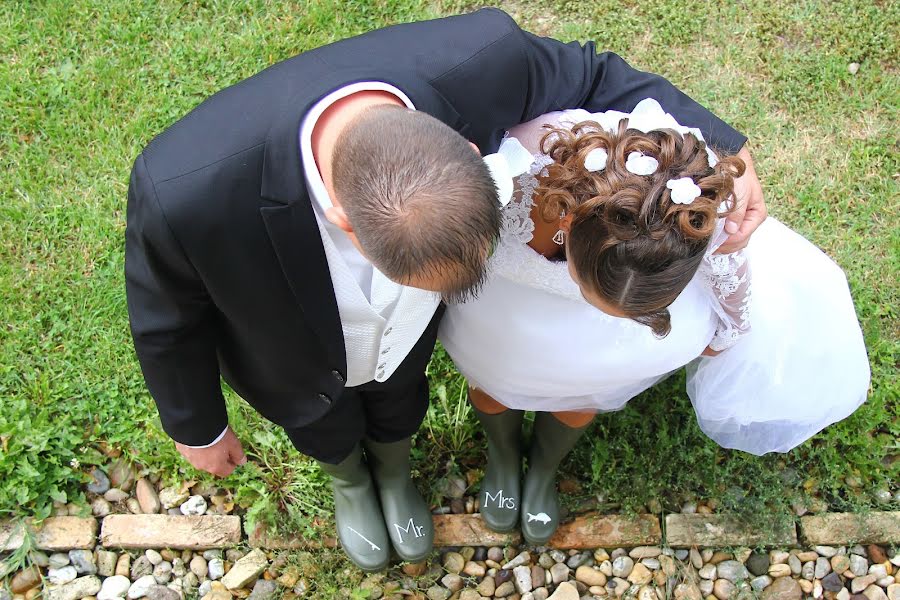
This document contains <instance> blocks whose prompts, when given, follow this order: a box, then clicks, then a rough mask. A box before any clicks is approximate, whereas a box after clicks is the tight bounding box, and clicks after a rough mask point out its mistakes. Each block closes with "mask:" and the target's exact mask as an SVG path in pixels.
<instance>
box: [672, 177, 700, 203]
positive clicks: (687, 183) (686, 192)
mask: <svg viewBox="0 0 900 600" xmlns="http://www.w3.org/2000/svg"><path fill="white" fill-rule="evenodd" d="M666 187H667V188H669V189H670V190H672V193H671V197H672V202H674V203H675V204H690V203H691V202H693V201H694V200H696V199H697V198H699V197H700V194H702V193H703V190H701V189H700V186H698V185H697V184H696V183H694V180H693V179H691V178H690V177H679V178H678V179H670V180H668V181H667V182H666Z"/></svg>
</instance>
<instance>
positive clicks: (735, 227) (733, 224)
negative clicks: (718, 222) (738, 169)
mask: <svg viewBox="0 0 900 600" xmlns="http://www.w3.org/2000/svg"><path fill="white" fill-rule="evenodd" d="M737 157H738V158H740V159H741V160H743V161H744V163H745V164H746V165H747V170H746V171H744V174H743V175H742V176H741V177H739V178H738V179H736V180H735V181H734V196H735V198H736V199H737V207H736V208H735V209H734V211H733V212H732V213H731V214H730V215H728V217H727V219H726V221H725V231H726V232H728V233H729V234H730V235H729V236H728V240H727V241H726V242H725V243H724V244H722V245H721V246H719V249H718V250H716V254H730V253H732V252H737V251H738V250H740V249H741V248H744V247H745V246H746V245H747V242H749V241H750V235H751V234H752V233H753V232H754V231H756V228H757V227H759V226H760V225H761V224H762V222H763V221H765V220H766V216H767V215H768V211H767V210H766V202H765V200H764V199H763V191H762V184H760V182H759V177H757V175H756V169H755V168H754V167H753V158H752V157H751V156H750V151H749V150H747V146H746V145H745V146H744V147H743V148H741V151H740V152H738V153H737Z"/></svg>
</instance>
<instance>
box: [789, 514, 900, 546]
mask: <svg viewBox="0 0 900 600" xmlns="http://www.w3.org/2000/svg"><path fill="white" fill-rule="evenodd" d="M800 533H801V535H802V536H803V539H805V540H806V541H807V542H808V543H809V544H822V545H843V544H850V543H861V544H870V543H871V544H897V543H900V511H893V512H870V513H867V514H854V513H829V514H824V515H815V516H809V517H802V518H801V519H800Z"/></svg>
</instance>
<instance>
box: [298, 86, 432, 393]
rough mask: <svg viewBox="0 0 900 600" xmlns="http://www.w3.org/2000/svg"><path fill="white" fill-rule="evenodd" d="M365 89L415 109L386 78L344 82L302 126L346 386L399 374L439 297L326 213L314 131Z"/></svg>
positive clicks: (305, 163) (306, 167)
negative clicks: (392, 275)
mask: <svg viewBox="0 0 900 600" xmlns="http://www.w3.org/2000/svg"><path fill="white" fill-rule="evenodd" d="M362 90H382V91H388V92H390V93H392V94H394V95H395V96H397V97H398V98H400V99H401V100H403V102H404V103H406V105H407V107H409V108H410V109H413V108H414V107H413V105H412V103H411V102H410V100H409V98H408V97H407V96H406V95H405V94H404V93H403V92H401V91H400V90H398V89H397V88H395V87H393V86H391V85H388V84H385V83H381V82H360V83H355V84H352V85H348V86H346V87H343V88H341V89H339V90H337V91H335V92H332V93H331V94H329V95H328V96H326V97H325V98H323V99H322V100H320V101H319V102H318V103H317V104H316V105H315V106H313V108H312V109H311V110H310V111H309V113H307V115H306V117H305V118H304V120H303V124H302V125H301V126H300V156H301V160H302V161H303V169H304V174H305V176H306V185H307V190H308V191H309V195H310V200H311V203H312V205H313V209H314V212H315V215H316V221H317V222H318V225H319V233H320V234H321V236H322V246H323V247H324V249H325V257H326V259H327V260H328V269H329V271H330V272H331V282H332V285H333V286H334V295H335V299H336V300H337V306H338V313H339V314H340V317H341V328H342V329H343V334H344V347H345V348H346V353H347V374H346V380H347V381H346V385H347V386H348V387H353V386H358V385H362V384H364V383H368V382H370V381H372V380H373V379H374V380H375V381H385V380H387V379H388V378H390V376H391V375H392V374H393V373H394V371H395V370H396V369H397V367H398V366H399V365H400V363H402V362H403V359H404V358H406V356H407V354H409V351H410V350H412V348H413V346H414V345H415V344H416V342H418V341H419V338H420V337H421V336H422V333H423V332H424V331H425V328H426V327H427V326H428V323H429V322H430V321H431V318H432V317H433V316H434V311H435V310H436V309H437V307H438V304H440V296H439V295H438V294H436V293H434V292H429V291H425V290H420V289H417V288H412V287H407V286H403V285H400V284H397V283H394V282H393V281H391V280H390V279H388V278H387V277H385V276H384V274H383V273H381V272H380V271H379V270H378V269H376V268H374V267H373V266H372V264H371V263H369V261H367V260H366V259H365V257H363V256H362V255H361V254H360V253H359V251H358V250H357V249H356V248H355V247H354V246H353V244H352V243H351V242H350V239H349V238H348V237H347V235H346V234H345V233H344V232H343V231H342V230H341V229H340V228H338V227H337V226H335V225H333V224H331V223H330V222H328V220H327V219H326V218H325V210H326V209H328V208H329V207H331V206H333V204H332V202H331V198H330V197H329V196H328V192H327V190H326V189H325V184H324V183H323V182H322V176H321V174H320V173H319V170H318V168H317V167H316V162H315V158H314V157H313V153H312V132H313V128H314V127H315V124H316V121H317V120H318V119H319V117H320V116H321V115H322V113H323V112H324V111H325V109H326V108H328V107H329V106H331V104H333V103H334V102H336V101H337V100H339V99H340V98H343V97H345V96H348V95H350V94H352V93H355V92H358V91H362Z"/></svg>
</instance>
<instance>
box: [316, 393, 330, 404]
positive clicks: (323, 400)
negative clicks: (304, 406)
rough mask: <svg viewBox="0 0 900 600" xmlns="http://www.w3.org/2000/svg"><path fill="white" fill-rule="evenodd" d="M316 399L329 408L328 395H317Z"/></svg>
mask: <svg viewBox="0 0 900 600" xmlns="http://www.w3.org/2000/svg"><path fill="white" fill-rule="evenodd" d="M318 397H319V400H321V401H322V402H324V403H325V404H328V405H329V406H330V405H331V398H330V397H329V396H328V394H319V396H318Z"/></svg>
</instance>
